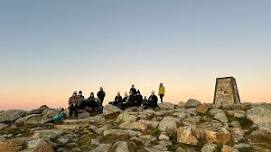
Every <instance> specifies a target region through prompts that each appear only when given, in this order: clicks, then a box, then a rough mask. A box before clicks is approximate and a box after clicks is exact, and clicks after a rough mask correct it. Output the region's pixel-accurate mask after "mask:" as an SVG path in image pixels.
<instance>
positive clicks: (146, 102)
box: [142, 96, 148, 107]
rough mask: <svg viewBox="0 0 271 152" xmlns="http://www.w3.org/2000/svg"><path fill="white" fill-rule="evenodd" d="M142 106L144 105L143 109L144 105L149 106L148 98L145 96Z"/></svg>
mask: <svg viewBox="0 0 271 152" xmlns="http://www.w3.org/2000/svg"><path fill="white" fill-rule="evenodd" d="M142 104H143V107H144V105H147V104H148V99H147V96H144V99H143V101H142Z"/></svg>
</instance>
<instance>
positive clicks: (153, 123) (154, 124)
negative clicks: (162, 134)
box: [138, 119, 159, 128]
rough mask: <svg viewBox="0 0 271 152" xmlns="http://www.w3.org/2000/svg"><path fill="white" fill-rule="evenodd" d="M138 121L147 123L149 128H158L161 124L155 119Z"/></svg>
mask: <svg viewBox="0 0 271 152" xmlns="http://www.w3.org/2000/svg"><path fill="white" fill-rule="evenodd" d="M138 122H140V123H143V124H146V125H147V126H148V127H149V128H156V127H157V126H158V124H159V122H158V121H154V120H142V119H141V120H139V121H138Z"/></svg>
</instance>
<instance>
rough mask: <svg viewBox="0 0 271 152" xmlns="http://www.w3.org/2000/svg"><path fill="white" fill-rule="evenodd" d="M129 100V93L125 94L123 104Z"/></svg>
mask: <svg viewBox="0 0 271 152" xmlns="http://www.w3.org/2000/svg"><path fill="white" fill-rule="evenodd" d="M128 98H129V96H128V93H127V92H125V93H124V98H123V99H122V102H123V103H125V102H128Z"/></svg>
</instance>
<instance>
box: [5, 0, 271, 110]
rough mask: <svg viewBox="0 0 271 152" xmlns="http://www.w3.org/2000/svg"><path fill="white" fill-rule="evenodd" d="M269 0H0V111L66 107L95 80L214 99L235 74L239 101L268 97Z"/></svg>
mask: <svg viewBox="0 0 271 152" xmlns="http://www.w3.org/2000/svg"><path fill="white" fill-rule="evenodd" d="M270 35H271V1H270V0H260V1H256V0H205V1H202V0H189V1H188V0H136V1H135V0H78V1H75V0H57V1H55V0H46V1H42V0H24V1H22V0H3V1H0V53H1V55H0V109H32V108H37V107H39V106H40V105H43V104H46V105H48V106H51V107H67V100H68V98H69V97H70V96H71V94H72V92H73V91H74V90H82V91H83V94H84V95H85V96H86V97H88V96H89V94H90V92H92V91H93V92H95V93H96V92H97V91H98V89H99V87H100V86H103V87H104V90H105V91H106V94H107V95H106V98H105V103H107V102H108V101H110V100H113V99H114V96H115V95H116V93H117V91H120V92H121V94H124V92H125V91H128V90H129V89H130V86H131V84H135V86H136V88H138V89H140V90H141V92H142V94H143V95H144V96H145V95H146V96H149V95H150V92H151V91H152V90H155V91H156V92H157V90H158V85H159V83H160V82H163V83H164V85H165V87H166V95H165V100H166V101H168V102H173V103H178V102H179V101H186V100H187V99H189V98H195V99H198V100H200V101H202V102H212V100H213V96H214V88H215V79H216V78H217V77H225V76H233V77H235V78H236V80H237V84H238V87H239V92H240V97H241V101H242V102H270V101H271V91H270V88H269V87H270V85H271V78H270V77H271V70H270V67H271V60H270V57H271V37H270Z"/></svg>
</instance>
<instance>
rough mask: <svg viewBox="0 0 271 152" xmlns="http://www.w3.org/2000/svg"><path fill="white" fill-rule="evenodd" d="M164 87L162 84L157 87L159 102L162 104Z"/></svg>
mask: <svg viewBox="0 0 271 152" xmlns="http://www.w3.org/2000/svg"><path fill="white" fill-rule="evenodd" d="M165 91H166V90H165V87H164V85H163V83H160V85H159V96H160V100H161V102H163V98H164V96H165Z"/></svg>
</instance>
